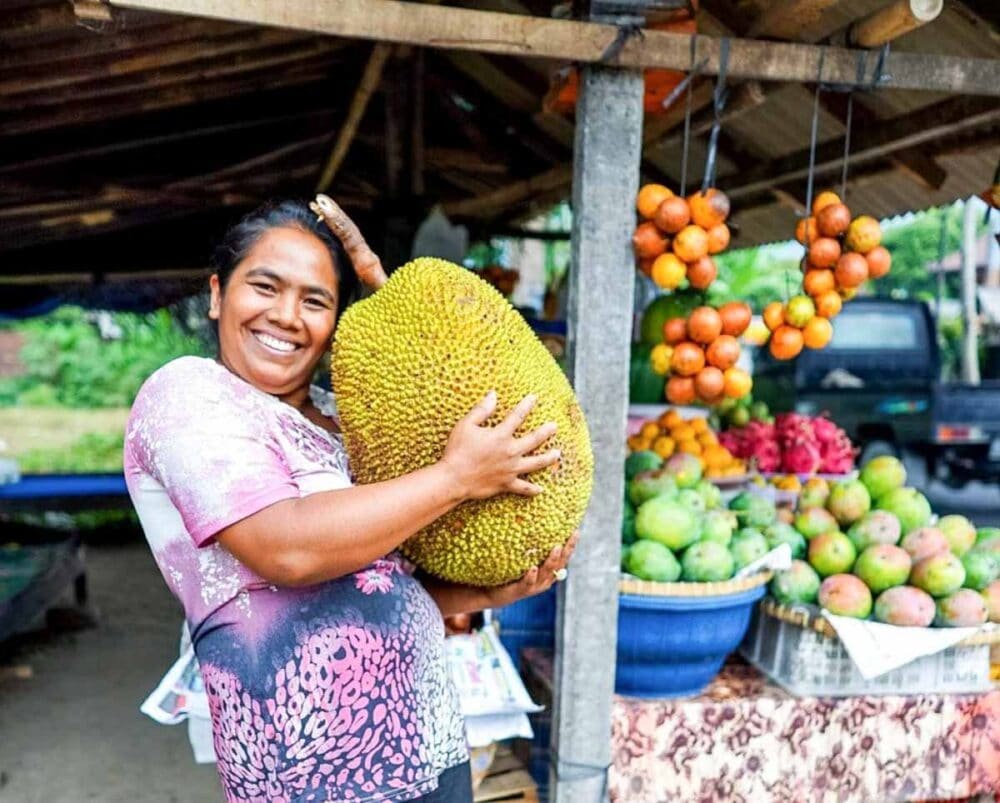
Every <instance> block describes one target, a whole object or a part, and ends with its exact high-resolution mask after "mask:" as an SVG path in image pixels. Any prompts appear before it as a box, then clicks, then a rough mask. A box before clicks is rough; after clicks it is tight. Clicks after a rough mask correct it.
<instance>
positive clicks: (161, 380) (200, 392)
mask: <svg viewBox="0 0 1000 803" xmlns="http://www.w3.org/2000/svg"><path fill="white" fill-rule="evenodd" d="M250 390H251V388H250V387H249V386H248V385H246V383H245V382H242V381H241V380H239V379H238V378H237V377H235V376H233V374H232V373H231V372H230V371H229V370H228V369H227V368H225V366H222V365H220V364H219V363H217V362H216V361H215V360H211V359H208V358H207V357H195V356H186V357H178V358H176V359H174V360H171V361H170V362H168V363H166V364H165V365H163V366H161V367H160V368H158V369H157V370H156V371H154V372H153V373H152V374H150V376H149V378H148V379H147V380H146V381H145V382H144V383H143V385H142V387H141V388H140V389H139V393H138V394H137V395H136V398H135V402H134V403H133V405H132V411H133V415H135V414H136V413H139V414H142V412H143V411H148V410H157V411H159V412H163V411H164V410H165V409H169V410H173V411H174V412H176V413H177V414H179V415H181V416H183V417H184V418H191V417H192V416H194V415H198V414H199V413H201V412H205V411H206V410H207V409H209V408H219V407H223V408H225V407H245V406H246V405H247V404H248V403H250V402H251V401H252V396H253V394H252V393H250V392H248V391H250Z"/></svg>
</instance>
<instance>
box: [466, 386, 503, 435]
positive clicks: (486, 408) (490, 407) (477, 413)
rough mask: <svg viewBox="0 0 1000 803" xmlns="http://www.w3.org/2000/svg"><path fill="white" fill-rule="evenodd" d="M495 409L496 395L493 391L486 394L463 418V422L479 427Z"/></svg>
mask: <svg viewBox="0 0 1000 803" xmlns="http://www.w3.org/2000/svg"><path fill="white" fill-rule="evenodd" d="M496 409H497V394H496V391H495V390H491V391H490V392H489V393H487V394H486V395H485V396H484V397H483V398H482V399H480V400H479V402H478V403H477V404H476V406H475V407H473V408H472V409H471V410H469V412H468V413H467V414H466V416H465V421H467V422H468V423H470V424H474V425H475V426H477V427H481V426H482V425H483V424H485V423H486V421H487V420H488V419H489V417H490V416H491V415H493V412H494V411H495V410H496Z"/></svg>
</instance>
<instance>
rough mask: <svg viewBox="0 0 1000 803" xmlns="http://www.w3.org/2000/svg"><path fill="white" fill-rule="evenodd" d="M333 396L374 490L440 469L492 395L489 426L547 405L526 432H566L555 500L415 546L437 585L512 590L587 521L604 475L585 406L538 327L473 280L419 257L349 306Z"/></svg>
mask: <svg viewBox="0 0 1000 803" xmlns="http://www.w3.org/2000/svg"><path fill="white" fill-rule="evenodd" d="M333 388H334V391H335V393H336V397H337V408H338V412H339V414H340V421H341V426H342V428H343V431H344V441H345V446H346V448H347V452H348V455H349V457H350V460H351V468H352V470H353V471H354V473H355V476H356V479H357V481H358V482H360V483H366V484H367V483H373V482H379V481H381V480H388V479H391V478H393V477H398V476H400V475H402V474H406V473H408V472H410V471H415V470H416V469H419V468H423V467H424V466H428V465H430V464H432V463H434V462H435V461H437V460H438V459H439V458H440V457H441V455H442V453H443V452H444V448H445V444H446V443H447V440H448V435H449V434H450V433H451V431H452V429H453V428H454V426H455V424H456V423H457V422H458V421H459V420H460V419H461V418H462V417H463V416H465V415H466V414H467V413H468V412H469V411H470V410H471V409H472V407H473V406H474V405H475V404H476V403H477V402H478V401H480V400H481V399H482V398H483V397H484V396H485V395H486V394H487V393H488V392H489V391H490V390H491V389H495V390H496V392H497V400H498V403H497V411H496V413H495V414H494V416H493V417H492V418H491V420H490V421H489V422H488V423H489V424H492V425H496V424H498V423H499V422H500V421H501V420H502V419H503V417H504V416H505V415H506V414H507V413H508V412H510V410H511V409H512V408H513V407H514V405H515V404H517V402H519V401H520V400H521V399H522V398H524V397H525V396H526V395H528V394H529V393H535V394H537V396H538V403H537V404H536V405H535V408H534V409H533V410H532V411H531V413H530V414H529V416H528V418H527V420H526V421H525V423H524V425H523V428H522V430H521V431H520V432H519V433H518V434H519V435H520V434H524V433H525V432H527V431H528V430H531V429H534V428H535V427H538V426H540V425H541V424H543V423H545V422H546V421H554V422H555V423H556V424H557V425H558V432H557V433H556V435H555V436H554V437H553V438H552V439H551V440H550V441H549V442H548V443H547V444H545V445H544V446H543V447H542V448H543V449H549V448H558V449H560V450H561V452H562V457H561V459H560V461H559V463H557V464H556V465H555V466H552V467H551V468H549V469H544V470H542V471H539V472H536V473H534V474H532V475H530V479H531V481H532V482H536V483H538V484H539V485H541V486H542V487H543V488H544V489H545V490H544V492H543V493H541V494H539V495H538V496H535V497H523V496H517V495H514V494H503V495H501V496H496V497H493V498H491V499H486V500H473V501H468V502H465V503H463V504H461V505H459V506H458V507H457V508H455V509H454V510H452V511H451V512H450V513H448V514H446V515H445V516H442V517H441V518H440V519H438V520H437V521H435V522H434V523H433V524H431V525H430V526H428V527H426V528H424V529H423V530H421V531H420V532H419V533H417V534H416V535H415V536H413V537H412V538H411V539H409V540H408V541H407V542H406V543H405V544H403V546H402V551H403V553H404V554H405V555H406V556H407V557H408V558H409V559H410V560H412V561H413V562H414V563H416V564H417V565H418V566H420V567H421V568H423V569H425V570H426V571H428V572H430V573H431V574H434V575H437V576H438V577H441V578H443V579H445V580H450V581H452V582H457V583H468V584H471V585H477V586H495V585H499V584H501V583H505V582H509V581H511V580H514V579H517V578H518V577H520V576H521V575H522V574H524V573H525V572H526V571H527V570H528V569H530V568H531V567H532V566H537V565H538V564H539V563H541V562H542V561H543V560H544V559H545V558H546V557H547V556H548V553H549V552H550V551H551V550H552V549H553V547H555V546H557V545H560V544H562V543H563V542H564V541H565V540H566V538H567V537H568V536H569V534H570V533H571V532H572V530H573V529H574V528H575V527H576V526H577V525H578V524H579V523H580V520H581V518H582V517H583V513H584V510H585V509H586V507H587V502H588V500H589V498H590V491H591V487H592V484H593V465H594V460H593V454H592V452H591V449H590V437H589V435H588V433H587V425H586V422H585V421H584V419H583V412H582V411H581V409H580V405H579V404H578V403H577V401H576V397H575V396H574V395H573V390H572V388H571V387H570V385H569V382H567V380H566V378H565V376H564V375H563V373H562V371H561V370H560V369H559V366H558V365H557V364H556V362H555V360H554V359H553V358H552V356H551V354H550V353H549V351H548V350H547V349H546V348H545V346H544V345H542V343H541V342H540V341H539V340H538V339H537V338H536V337H535V335H534V333H533V332H532V331H531V329H530V327H529V326H528V324H527V323H526V322H525V321H524V319H523V318H522V317H521V316H520V315H519V314H518V313H517V312H516V311H515V310H514V309H513V308H512V307H511V306H510V304H509V303H508V302H507V301H506V299H504V298H503V296H501V295H500V294H499V293H498V292H497V291H496V290H494V289H493V288H492V287H491V286H490V285H488V284H487V283H486V282H484V281H483V280H482V279H480V278H479V277H477V276H476V275H475V274H474V273H472V272H471V271H469V270H466V269H464V268H461V267H459V266H458V265H454V264H452V263H450V262H446V261H444V260H441V259H430V258H421V259H416V260H414V261H413V262H410V263H408V264H406V265H404V266H403V267H401V268H399V269H398V270H397V271H395V272H394V273H393V275H392V276H391V277H390V279H389V281H388V282H387V283H386V284H385V285H383V287H382V288H381V289H379V290H378V291H377V292H376V293H375V294H374V295H372V296H371V297H369V298H367V299H365V300H363V301H359V302H357V303H356V304H354V305H353V306H351V307H350V308H348V310H347V311H346V312H345V313H344V315H343V317H342V318H341V320H340V323H339V324H338V327H337V334H336V340H335V343H334V348H333Z"/></svg>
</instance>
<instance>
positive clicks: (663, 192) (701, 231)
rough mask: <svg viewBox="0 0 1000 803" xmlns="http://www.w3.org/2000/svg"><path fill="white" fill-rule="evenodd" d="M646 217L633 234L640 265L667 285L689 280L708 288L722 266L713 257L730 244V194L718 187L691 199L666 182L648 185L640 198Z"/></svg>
mask: <svg viewBox="0 0 1000 803" xmlns="http://www.w3.org/2000/svg"><path fill="white" fill-rule="evenodd" d="M635 205H636V209H637V210H638V212H639V217H640V218H641V220H640V221H639V224H638V225H637V226H636V229H635V232H634V234H633V235H632V246H633V248H634V250H635V258H636V266H637V267H638V268H639V270H640V271H642V272H643V273H645V274H646V275H647V276H649V277H650V278H651V279H652V280H653V281H654V282H655V283H656V285H657V287H660V288H662V289H663V290H675V289H677V288H678V287H679V286H680V284H681V282H682V281H684V280H685V279H686V280H687V282H688V284H690V285H691V287H694V288H695V289H697V290H705V289H707V288H708V286H709V285H710V284H711V283H712V282H713V281H714V280H715V277H716V275H717V273H718V269H717V268H716V265H715V260H714V259H712V256H713V255H715V254H720V253H722V252H723V251H724V250H725V249H726V247H727V246H728V245H729V227H728V226H727V225H726V219H727V218H728V217H729V199H728V198H727V197H726V195H725V193H723V192H721V191H720V190H717V189H714V188H712V189H709V190H706V191H705V192H696V193H694V194H692V195H689V196H688V197H687V198H682V197H681V196H679V195H675V194H674V193H673V192H672V191H671V190H670V189H668V188H667V187H665V186H663V185H662V184H645V185H643V187H642V188H641V189H640V190H639V195H638V196H637V197H636V203H635Z"/></svg>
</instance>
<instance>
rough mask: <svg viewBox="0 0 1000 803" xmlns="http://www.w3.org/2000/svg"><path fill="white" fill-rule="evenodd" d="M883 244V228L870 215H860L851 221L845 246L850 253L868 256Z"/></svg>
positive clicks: (845, 238)
mask: <svg viewBox="0 0 1000 803" xmlns="http://www.w3.org/2000/svg"><path fill="white" fill-rule="evenodd" d="M881 242H882V227H881V226H879V224H878V221H877V220H876V219H875V218H873V217H870V216H869V215H860V216H859V217H856V218H854V220H852V221H851V225H850V226H848V227H847V235H846V236H845V237H844V246H845V247H846V248H847V250H848V251H857V252H858V253H859V254H867V253H868V252H869V251H871V250H872V249H873V248H875V247H877V246H878V244H879V243H881Z"/></svg>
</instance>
